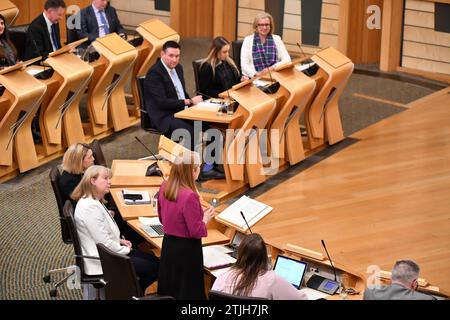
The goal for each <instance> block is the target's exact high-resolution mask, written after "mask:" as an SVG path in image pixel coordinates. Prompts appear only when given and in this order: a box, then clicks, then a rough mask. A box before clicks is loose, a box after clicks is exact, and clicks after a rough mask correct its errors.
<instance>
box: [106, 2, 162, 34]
mask: <svg viewBox="0 0 450 320" xmlns="http://www.w3.org/2000/svg"><path fill="white" fill-rule="evenodd" d="M111 5H113V6H114V8H116V10H117V15H118V16H119V19H120V22H121V23H122V25H123V26H124V27H125V28H128V29H135V28H136V27H137V26H138V25H139V24H140V23H142V22H144V21H147V20H150V19H152V18H156V19H159V20H161V21H162V22H164V23H165V24H167V25H170V12H169V11H163V10H156V9H155V0H135V1H119V0H112V1H111Z"/></svg>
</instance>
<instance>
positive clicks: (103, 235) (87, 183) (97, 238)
mask: <svg viewBox="0 0 450 320" xmlns="http://www.w3.org/2000/svg"><path fill="white" fill-rule="evenodd" d="M111 176H112V173H111V170H110V169H108V168H105V167H102V166H96V165H94V166H91V167H89V168H88V169H87V170H86V172H85V173H84V175H83V178H82V179H81V182H80V184H79V185H78V186H77V187H76V188H75V190H74V191H73V194H72V198H73V199H74V200H75V201H78V202H77V206H76V208H75V214H74V216H75V225H76V229H77V232H78V236H79V238H80V242H81V249H82V252H83V255H86V256H93V257H98V256H99V255H98V251H97V246H96V245H97V243H102V244H104V245H105V246H106V247H108V248H109V249H110V250H112V251H114V252H116V253H118V254H124V255H128V256H129V257H130V258H131V261H132V263H133V265H134V268H135V270H136V274H137V275H138V277H139V284H140V286H141V288H142V292H145V289H146V288H147V287H148V286H149V285H150V284H152V283H153V282H154V281H155V280H156V279H157V276H158V259H157V258H156V257H155V256H154V255H151V254H148V253H145V252H141V251H139V250H138V249H134V248H132V244H131V242H130V241H128V240H125V239H121V238H120V231H119V228H118V226H117V224H116V222H115V221H114V218H113V217H112V216H111V214H110V212H109V210H108V209H106V207H105V205H104V204H103V202H104V200H103V198H104V196H105V195H106V194H107V193H108V192H109V188H110V186H111ZM83 262H84V267H85V272H86V274H88V275H99V274H102V273H103V270H102V266H101V263H100V260H94V259H84V260H83Z"/></svg>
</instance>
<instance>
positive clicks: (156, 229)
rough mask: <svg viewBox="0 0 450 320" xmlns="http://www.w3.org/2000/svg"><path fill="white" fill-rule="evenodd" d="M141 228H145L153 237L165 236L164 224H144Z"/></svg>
mask: <svg viewBox="0 0 450 320" xmlns="http://www.w3.org/2000/svg"><path fill="white" fill-rule="evenodd" d="M141 229H142V230H144V231H145V232H146V233H147V234H148V235H149V236H150V237H152V238H158V237H162V236H164V231H163V226H162V224H152V225H142V226H141Z"/></svg>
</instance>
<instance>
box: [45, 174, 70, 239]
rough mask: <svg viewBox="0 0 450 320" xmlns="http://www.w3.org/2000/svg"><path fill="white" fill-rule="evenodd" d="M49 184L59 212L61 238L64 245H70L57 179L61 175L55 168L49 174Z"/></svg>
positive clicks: (62, 200)
mask: <svg viewBox="0 0 450 320" xmlns="http://www.w3.org/2000/svg"><path fill="white" fill-rule="evenodd" d="M49 177H50V183H51V185H52V189H53V193H54V194H55V198H56V204H57V205H58V211H59V222H60V224H61V237H62V240H63V242H64V243H65V244H71V243H72V236H71V234H70V232H69V228H68V227H67V223H66V220H65V219H64V216H63V206H64V197H63V196H62V193H61V190H60V186H59V179H60V178H61V173H60V172H59V169H58V167H57V166H55V167H53V168H52V169H51V170H50V173H49Z"/></svg>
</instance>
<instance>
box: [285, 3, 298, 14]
mask: <svg viewBox="0 0 450 320" xmlns="http://www.w3.org/2000/svg"><path fill="white" fill-rule="evenodd" d="M284 12H285V13H286V14H289V13H292V14H300V13H301V5H300V1H299V0H285V4H284Z"/></svg>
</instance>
